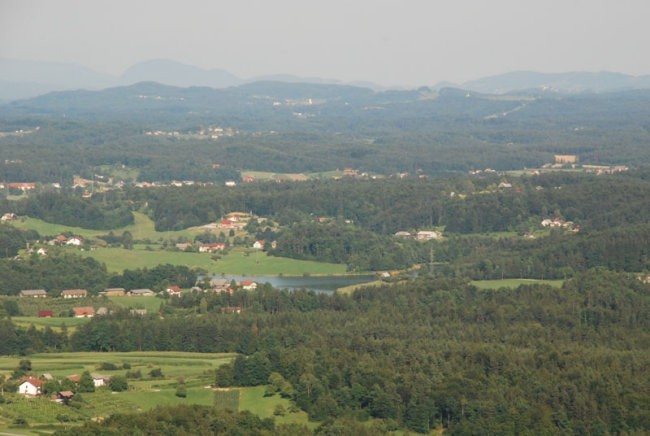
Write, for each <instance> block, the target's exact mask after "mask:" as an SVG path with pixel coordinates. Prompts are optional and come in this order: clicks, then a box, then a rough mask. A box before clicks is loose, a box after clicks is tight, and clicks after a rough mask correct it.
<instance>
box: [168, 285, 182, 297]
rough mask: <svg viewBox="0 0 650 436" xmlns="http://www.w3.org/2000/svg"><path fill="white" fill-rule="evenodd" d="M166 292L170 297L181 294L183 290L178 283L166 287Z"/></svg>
mask: <svg viewBox="0 0 650 436" xmlns="http://www.w3.org/2000/svg"><path fill="white" fill-rule="evenodd" d="M165 292H167V293H168V294H169V296H170V297H174V296H179V295H181V292H182V291H181V288H180V287H179V286H178V285H171V286H169V287H168V288H167V289H165Z"/></svg>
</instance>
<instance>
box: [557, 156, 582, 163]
mask: <svg viewBox="0 0 650 436" xmlns="http://www.w3.org/2000/svg"><path fill="white" fill-rule="evenodd" d="M577 162H578V156H576V155H575V154H556V155H555V163H556V164H562V165H563V164H574V163H577Z"/></svg>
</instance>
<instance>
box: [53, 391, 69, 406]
mask: <svg viewBox="0 0 650 436" xmlns="http://www.w3.org/2000/svg"><path fill="white" fill-rule="evenodd" d="M72 397H74V392H72V391H61V392H58V393H57V394H56V399H55V401H56V402H58V403H63V404H68V403H69V402H70V400H72Z"/></svg>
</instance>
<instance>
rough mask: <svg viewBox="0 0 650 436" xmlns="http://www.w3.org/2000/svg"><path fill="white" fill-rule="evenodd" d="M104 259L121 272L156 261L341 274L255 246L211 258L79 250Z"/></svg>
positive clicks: (233, 270) (241, 271)
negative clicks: (268, 252) (261, 249)
mask: <svg viewBox="0 0 650 436" xmlns="http://www.w3.org/2000/svg"><path fill="white" fill-rule="evenodd" d="M81 254H82V255H84V256H89V257H92V258H94V259H96V260H97V261H99V262H101V263H104V264H105V265H106V268H107V269H108V271H109V272H122V271H124V270H125V269H136V268H153V267H155V266H156V265H160V264H166V263H169V264H172V265H185V266H188V267H191V268H200V269H203V270H205V271H207V272H209V273H213V274H233V275H280V274H283V275H297V276H298V275H304V274H312V275H315V274H344V273H345V271H346V267H345V265H342V264H333V263H324V262H313V261H308V260H297V259H288V258H284V257H275V256H269V255H267V253H265V252H263V251H259V250H249V249H234V250H231V251H230V252H229V253H228V254H226V255H223V256H222V257H221V258H220V259H219V260H213V259H212V256H211V255H210V254H208V253H195V252H184V251H167V250H147V249H139V248H134V249H132V250H126V249H124V248H115V247H99V248H97V249H95V250H92V251H84V252H81Z"/></svg>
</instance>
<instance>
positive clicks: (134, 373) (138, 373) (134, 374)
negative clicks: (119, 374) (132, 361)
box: [126, 369, 142, 379]
mask: <svg viewBox="0 0 650 436" xmlns="http://www.w3.org/2000/svg"><path fill="white" fill-rule="evenodd" d="M126 378H131V379H140V378H142V371H140V370H139V369H136V370H135V371H127V373H126Z"/></svg>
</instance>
